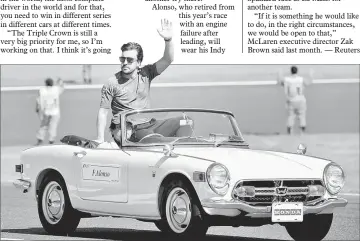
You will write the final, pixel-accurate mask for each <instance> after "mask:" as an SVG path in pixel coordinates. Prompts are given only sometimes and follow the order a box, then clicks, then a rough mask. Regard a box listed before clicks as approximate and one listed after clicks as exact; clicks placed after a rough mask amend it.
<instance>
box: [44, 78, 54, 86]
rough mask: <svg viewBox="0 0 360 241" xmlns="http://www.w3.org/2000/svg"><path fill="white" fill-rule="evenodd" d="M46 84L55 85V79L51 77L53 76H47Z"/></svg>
mask: <svg viewBox="0 0 360 241" xmlns="http://www.w3.org/2000/svg"><path fill="white" fill-rule="evenodd" d="M45 85H46V86H53V85H54V80H53V79H51V78H47V79H46V80H45Z"/></svg>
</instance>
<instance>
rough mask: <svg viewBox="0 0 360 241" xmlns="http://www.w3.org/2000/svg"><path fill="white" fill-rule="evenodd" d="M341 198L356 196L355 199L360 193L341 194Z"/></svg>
mask: <svg viewBox="0 0 360 241" xmlns="http://www.w3.org/2000/svg"><path fill="white" fill-rule="evenodd" d="M338 195H339V196H341V195H342V196H354V197H359V196H360V194H359V193H339V194H338Z"/></svg>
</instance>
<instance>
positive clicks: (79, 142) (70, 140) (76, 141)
mask: <svg viewBox="0 0 360 241" xmlns="http://www.w3.org/2000/svg"><path fill="white" fill-rule="evenodd" d="M60 141H61V142H62V143H64V144H67V145H72V146H81V147H84V148H97V146H98V145H99V143H97V142H95V141H92V140H89V139H86V138H83V137H80V136H75V135H67V136H64V137H63V138H62V139H61V140H60Z"/></svg>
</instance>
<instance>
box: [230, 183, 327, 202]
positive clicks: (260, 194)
mask: <svg viewBox="0 0 360 241" xmlns="http://www.w3.org/2000/svg"><path fill="white" fill-rule="evenodd" d="M309 185H321V186H323V184H322V182H321V180H271V181H240V182H238V183H237V184H236V185H235V187H234V190H233V192H232V197H233V198H234V199H237V200H240V201H244V202H246V203H248V204H250V205H255V206H266V205H269V204H271V203H272V202H275V201H279V202H303V203H305V204H306V203H308V202H312V201H316V200H318V199H320V198H321V196H311V197H309V196H308V193H309V188H308V186H309ZM241 186H252V187H255V195H254V196H253V197H238V196H237V195H236V189H237V188H240V187H241ZM277 187H286V188H287V191H286V193H285V194H284V195H279V194H277V193H276V188H277Z"/></svg>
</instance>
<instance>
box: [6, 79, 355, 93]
mask: <svg viewBox="0 0 360 241" xmlns="http://www.w3.org/2000/svg"><path fill="white" fill-rule="evenodd" d="M276 83H277V82H276V81H275V80H263V81H223V82H187V83H153V84H152V85H151V86H152V87H153V88H171V87H209V86H262V85H263V86H264V85H276ZM313 83H314V84H359V83H360V81H359V79H316V80H314V81H313ZM102 86H103V85H101V84H96V85H65V89H70V90H71V89H72V90H77V89H100V88H101V87H102ZM40 87H41V86H21V87H1V91H26V90H38V89H39V88H40Z"/></svg>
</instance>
